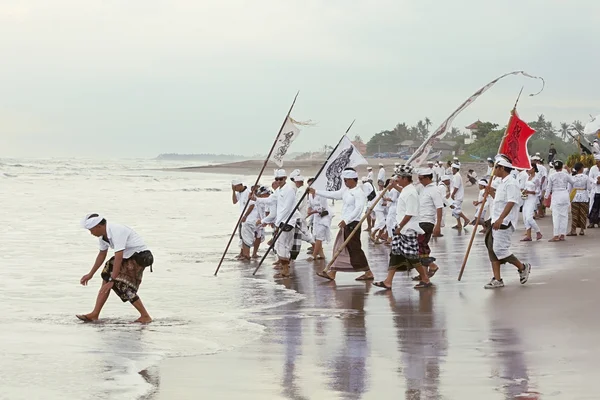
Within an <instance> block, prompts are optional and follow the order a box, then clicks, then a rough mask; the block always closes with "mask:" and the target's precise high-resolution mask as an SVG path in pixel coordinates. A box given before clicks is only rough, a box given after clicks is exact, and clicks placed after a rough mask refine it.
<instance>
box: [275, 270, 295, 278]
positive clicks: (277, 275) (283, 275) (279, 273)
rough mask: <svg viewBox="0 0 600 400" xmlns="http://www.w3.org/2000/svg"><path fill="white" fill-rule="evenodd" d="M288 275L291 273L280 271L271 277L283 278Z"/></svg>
mask: <svg viewBox="0 0 600 400" xmlns="http://www.w3.org/2000/svg"><path fill="white" fill-rule="evenodd" d="M290 276H292V275H291V274H283V273H281V272H278V273H276V274H275V275H273V278H275V279H284V278H289V277H290Z"/></svg>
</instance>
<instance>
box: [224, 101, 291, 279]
mask: <svg viewBox="0 0 600 400" xmlns="http://www.w3.org/2000/svg"><path fill="white" fill-rule="evenodd" d="M299 94H300V91H298V92H296V96H294V101H293V102H292V105H291V106H290V109H289V110H288V112H287V115H286V116H285V118H284V120H283V123H282V124H281V128H279V133H277V136H276V137H275V141H273V145H272V146H271V150H270V151H269V154H267V157H266V158H265V162H264V163H263V166H262V169H261V170H260V172H259V173H258V177H257V178H256V183H255V184H254V187H256V186H257V185H258V183H259V182H260V178H261V176H262V174H263V172H264V171H265V168H266V167H267V164H268V163H269V159H270V158H271V154H273V150H275V146H276V145H277V141H278V140H279V136H281V132H282V131H283V128H284V127H285V123H286V122H287V120H288V118H289V117H290V114H291V113H292V109H293V108H294V105H295V104H296V99H297V98H298V95H299ZM249 203H250V199H248V201H246V204H245V205H244V209H243V210H242V213H241V214H240V217H239V218H238V220H237V223H236V224H235V228H233V232H232V233H231V237H230V238H229V242H228V243H227V246H226V247H225V251H224V252H223V255H222V256H221V261H219V265H218V266H217V269H216V270H215V276H217V274H218V273H219V269H221V265H222V264H223V260H224V259H225V256H226V255H227V251H228V250H229V246H231V242H232V241H233V238H234V236H235V233H236V232H237V230H238V227H239V226H240V223H241V222H242V219H243V218H244V214H245V213H246V209H247V208H248V204H249Z"/></svg>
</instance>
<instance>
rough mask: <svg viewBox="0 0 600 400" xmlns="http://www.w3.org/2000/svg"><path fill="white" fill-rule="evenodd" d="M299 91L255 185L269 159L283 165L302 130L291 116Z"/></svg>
mask: <svg viewBox="0 0 600 400" xmlns="http://www.w3.org/2000/svg"><path fill="white" fill-rule="evenodd" d="M299 93H300V92H298V93H296V96H295V97H294V101H293V102H292V105H291V106H290V109H289V110H288V112H287V115H286V116H285V119H284V120H283V123H282V124H281V128H279V132H278V133H277V136H276V137H275V141H274V142H273V145H272V146H271V149H270V150H269V154H268V155H267V158H266V159H265V161H264V163H263V166H262V168H261V170H260V172H259V173H258V176H257V177H256V183H255V184H254V186H253V187H257V186H258V183H259V182H260V177H261V176H262V174H263V172H264V170H265V168H266V167H267V163H268V162H269V160H272V161H273V162H275V163H276V164H277V165H278V166H280V167H281V165H282V162H283V157H284V156H285V154H286V153H287V150H288V149H289V147H290V145H291V143H292V142H293V141H294V139H295V138H296V137H298V133H299V132H300V130H299V129H298V127H297V126H296V125H295V124H294V122H296V121H294V120H293V119H292V118H290V114H291V112H292V110H293V108H294V105H295V104H296V99H297V98H298V94H299ZM235 183H237V182H235ZM232 186H233V185H232ZM234 203H235V200H234ZM247 207H248V202H246V204H245V205H244V206H243V209H242V211H241V213H240V216H239V218H238V221H237V222H236V224H235V228H234V229H233V232H232V234H231V237H230V238H229V242H228V243H227V246H225V250H224V251H223V255H222V256H221V260H220V261H219V265H218V266H217V269H216V270H215V276H216V275H217V274H218V273H219V269H221V265H222V264H223V260H224V259H225V256H226V255H227V251H228V250H229V246H231V242H232V241H233V238H234V236H235V234H236V232H238V228H239V227H240V225H241V223H242V219H243V218H244V214H245V212H246V208H247ZM238 257H239V256H238Z"/></svg>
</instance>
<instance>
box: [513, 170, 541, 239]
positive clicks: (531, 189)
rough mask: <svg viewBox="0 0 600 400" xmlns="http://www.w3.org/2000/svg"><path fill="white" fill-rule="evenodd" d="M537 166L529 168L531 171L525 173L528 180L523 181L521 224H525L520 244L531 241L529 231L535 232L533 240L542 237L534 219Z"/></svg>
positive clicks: (536, 199)
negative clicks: (523, 235)
mask: <svg viewBox="0 0 600 400" xmlns="http://www.w3.org/2000/svg"><path fill="white" fill-rule="evenodd" d="M536 173H537V166H536V165H535V163H534V164H533V165H532V166H531V169H529V170H528V171H527V174H528V179H527V181H525V184H524V185H523V188H521V187H519V188H520V189H521V192H522V193H523V195H524V196H525V201H524V202H523V223H524V224H525V229H526V231H525V237H524V238H523V239H521V242H531V241H532V240H533V239H532V238H531V230H532V229H533V231H534V232H535V239H536V240H541V239H542V237H543V235H542V232H541V231H540V227H539V226H538V224H537V222H536V220H535V218H533V217H534V216H535V210H536V209H537V205H538V197H537V191H538V188H537V186H538V179H537V177H536Z"/></svg>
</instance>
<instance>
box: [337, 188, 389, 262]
mask: <svg viewBox="0 0 600 400" xmlns="http://www.w3.org/2000/svg"><path fill="white" fill-rule="evenodd" d="M388 190H389V186H388V187H386V188H385V189H383V190H382V191H381V193H379V196H377V197H376V198H375V200H374V202H373V204H372V205H371V207H370V208H369V209H368V210H367V212H366V213H365V215H363V217H362V218H361V219H360V221H359V222H358V224H357V225H356V226H355V227H354V229H353V230H352V232H350V234H349V235H348V237H347V238H346V240H344V243H342V245H341V246H340V247H339V248H338V249H337V251H336V252H335V254H334V255H333V258H332V259H331V261H329V264H327V267H326V268H325V271H329V268H331V266H332V265H333V263H334V262H335V260H337V258H338V257H339V256H340V254H342V251H344V249H345V248H346V246H347V245H348V243H349V242H350V239H352V237H353V236H354V235H355V234H356V232H357V231H360V227H361V225H362V223H363V222H364V221H365V219H367V216H368V215H371V213H372V212H373V209H374V208H375V206H376V205H377V203H379V201H380V200H381V199H382V198H383V195H384V194H385V193H387V191H388Z"/></svg>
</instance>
